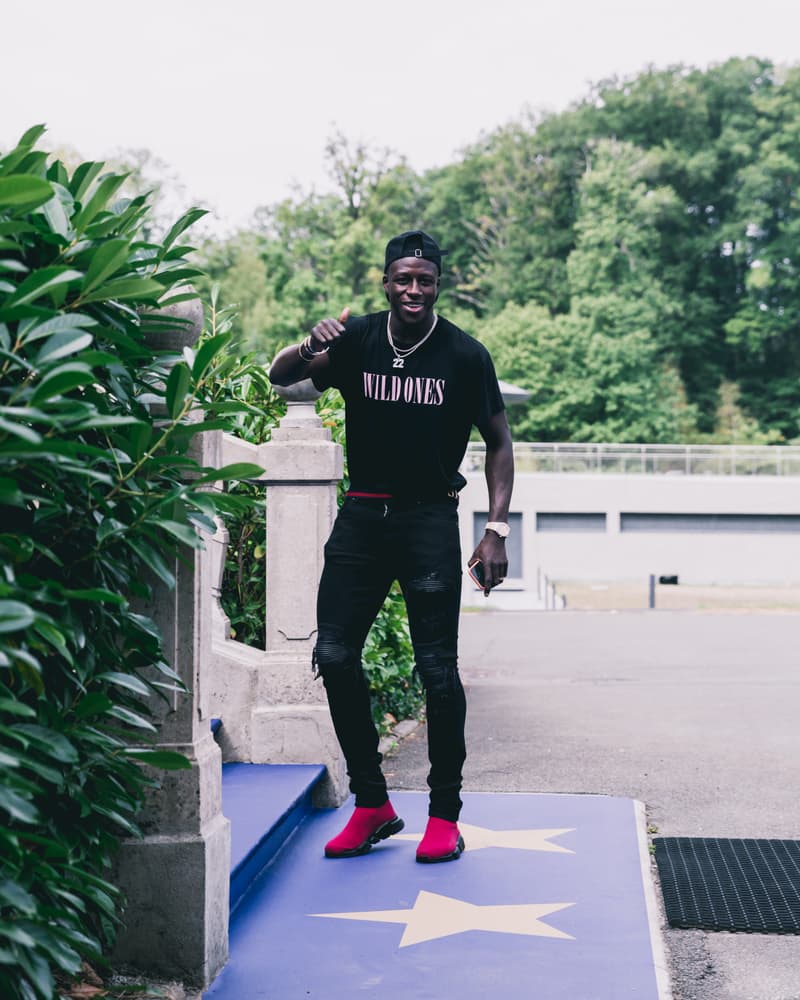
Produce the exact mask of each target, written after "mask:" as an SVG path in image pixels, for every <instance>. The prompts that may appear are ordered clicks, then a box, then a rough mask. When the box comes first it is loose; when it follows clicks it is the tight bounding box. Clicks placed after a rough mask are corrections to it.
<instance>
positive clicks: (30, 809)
mask: <svg viewBox="0 0 800 1000" xmlns="http://www.w3.org/2000/svg"><path fill="white" fill-rule="evenodd" d="M0 809H2V810H4V811H5V812H6V813H7V814H8V815H9V817H10V818H11V819H15V820H18V821H19V822H20V823H37V822H38V821H39V810H38V809H37V808H36V806H35V805H34V804H33V803H32V802H31V801H30V799H26V798H24V797H23V796H22V795H20V794H19V793H18V792H15V791H14V790H13V789H11V788H6V787H4V786H3V785H0Z"/></svg>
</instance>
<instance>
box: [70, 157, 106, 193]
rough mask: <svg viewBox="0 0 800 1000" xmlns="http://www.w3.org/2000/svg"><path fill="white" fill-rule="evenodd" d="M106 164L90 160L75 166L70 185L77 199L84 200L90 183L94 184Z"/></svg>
mask: <svg viewBox="0 0 800 1000" xmlns="http://www.w3.org/2000/svg"><path fill="white" fill-rule="evenodd" d="M104 166H105V164H104V163H97V162H93V161H90V162H87V163H82V164H81V165H80V166H79V167H76V168H75V173H74V174H73V175H72V180H71V181H70V183H69V185H68V187H69V189H70V191H71V192H72V197H73V198H74V199H75V200H76V201H82V199H83V196H84V194H85V193H86V191H87V190H88V189H89V185H90V184H92V182H93V181H94V179H95V178H96V177H97V175H98V174H99V173H100V171H101V170H102V169H103V167H104Z"/></svg>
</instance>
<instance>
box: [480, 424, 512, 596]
mask: <svg viewBox="0 0 800 1000" xmlns="http://www.w3.org/2000/svg"><path fill="white" fill-rule="evenodd" d="M478 430H479V431H480V433H481V437H482V438H483V440H484V441H485V443H486V464H485V472H486V485H487V487H488V488H489V517H488V520H489V521H508V508H509V505H510V503H511V490H512V489H513V486H514V447H513V444H512V442H511V431H510V430H509V428H508V420H507V418H506V414H505V410H501V411H500V413H496V414H495V415H494V416H493V417H492V418H491V420H490V421H489V423H488V424H487V425H486V426H485V427H479V428H478ZM474 559H480V561H481V562H482V563H483V569H484V575H485V580H486V586H485V587H484V591H483V592H484V594H485V595H487V596H488V595H489V591H490V590H491V589H492V587H496V586H497V584H498V583H502V581H503V580H505V578H506V576H507V575H508V557H507V555H506V543H505V539H503V538H501V537H500V536H499V535H498V534H497V533H496V532H494V531H491V530H489V531H487V532H486V533H485V534H484V536H483V538H482V539H481V541H480V542H479V543H478V547H477V548H476V549H475V551H474V552H473V553H472V556H471V557H470V560H469V561H470V562H472V561H473V560H474Z"/></svg>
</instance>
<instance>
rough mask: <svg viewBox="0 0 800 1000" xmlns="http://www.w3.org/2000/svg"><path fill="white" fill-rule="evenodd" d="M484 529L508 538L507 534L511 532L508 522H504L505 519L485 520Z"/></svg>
mask: <svg viewBox="0 0 800 1000" xmlns="http://www.w3.org/2000/svg"><path fill="white" fill-rule="evenodd" d="M484 530H486V531H493V532H494V533H495V534H496V535H499V536H500V537H501V538H508V536H509V535H510V534H511V527H510V526H509V525H508V524H506V522H505V521H487V522H486V528H485V529H484Z"/></svg>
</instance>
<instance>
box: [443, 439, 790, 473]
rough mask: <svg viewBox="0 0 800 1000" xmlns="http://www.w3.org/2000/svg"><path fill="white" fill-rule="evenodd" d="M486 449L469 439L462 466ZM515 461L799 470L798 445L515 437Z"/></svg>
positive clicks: (656, 469)
mask: <svg viewBox="0 0 800 1000" xmlns="http://www.w3.org/2000/svg"><path fill="white" fill-rule="evenodd" d="M485 450H486V449H485V446H484V444H483V443H482V442H472V443H470V445H469V447H468V448H467V454H466V456H465V458H464V463H463V466H462V468H463V471H465V472H479V471H481V470H482V469H483V459H484V454H485ZM514 462H515V466H516V471H517V472H551V473H552V472H555V473H570V472H573V473H583V474H592V473H604V474H616V475H628V476H629V475H653V474H655V475H683V476H800V446H797V445H770V446H752V447H750V446H746V445H691V444H688V445H680V444H559V443H555V442H534V443H529V442H518V443H515V444H514Z"/></svg>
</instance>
